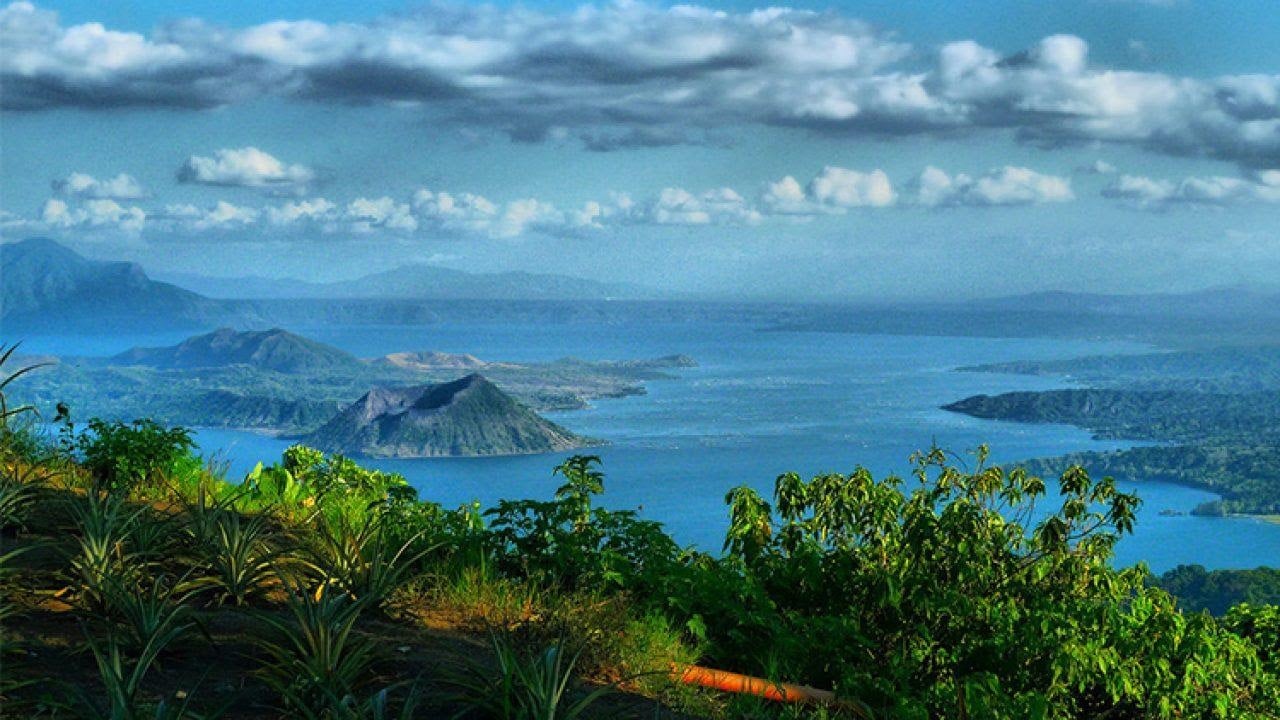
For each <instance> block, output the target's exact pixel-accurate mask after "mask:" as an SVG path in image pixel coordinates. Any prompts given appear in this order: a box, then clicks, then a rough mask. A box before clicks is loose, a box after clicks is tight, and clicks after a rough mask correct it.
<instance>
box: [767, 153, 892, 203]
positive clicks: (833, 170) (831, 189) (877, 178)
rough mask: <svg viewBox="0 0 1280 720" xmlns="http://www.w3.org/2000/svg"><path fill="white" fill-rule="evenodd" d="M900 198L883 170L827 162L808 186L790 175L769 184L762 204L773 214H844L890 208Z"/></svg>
mask: <svg viewBox="0 0 1280 720" xmlns="http://www.w3.org/2000/svg"><path fill="white" fill-rule="evenodd" d="M897 200H898V194H897V191H895V190H894V188H893V183H892V182H891V181H890V180H889V176H888V175H886V174H885V173H884V171H883V170H871V171H869V172H863V171H860V170H850V169H848V168H842V167H836V166H834V165H828V166H826V167H824V168H822V171H821V172H819V173H818V174H817V175H815V176H814V177H813V179H812V180H810V181H809V183H808V185H807V186H801V185H800V182H799V181H798V180H796V179H795V178H794V177H792V176H790V175H788V176H786V177H784V178H782V179H781V180H779V181H777V182H773V183H769V184H768V185H767V186H766V187H765V190H764V192H763V193H762V194H761V195H760V204H761V206H762V207H763V208H764V211H765V212H766V213H768V214H770V215H816V214H824V213H842V212H846V211H848V210H850V209H852V208H862V207H887V206H889V205H893V204H894V203H896V202H897Z"/></svg>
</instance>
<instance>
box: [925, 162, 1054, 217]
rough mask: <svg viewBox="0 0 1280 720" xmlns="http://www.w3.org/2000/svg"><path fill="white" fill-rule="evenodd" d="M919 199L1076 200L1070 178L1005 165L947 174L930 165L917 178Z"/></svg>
mask: <svg viewBox="0 0 1280 720" xmlns="http://www.w3.org/2000/svg"><path fill="white" fill-rule="evenodd" d="M915 184H916V190H917V195H916V202H917V203H919V204H921V205H925V206H930V207H933V206H948V205H977V206H993V205H1032V204H1041V203H1050V202H1067V201H1069V200H1074V199H1075V195H1074V193H1072V191H1071V181H1070V180H1068V179H1066V178H1063V177H1058V176H1056V175H1045V174H1042V173H1038V172H1036V171H1034V170H1031V169H1028V168H1024V167H1014V166H1011V165H1006V166H1005V167H1002V168H998V169H995V170H991V171H988V172H987V173H986V174H984V175H981V176H979V177H972V176H969V175H966V174H964V173H958V174H956V175H954V176H953V175H948V174H947V173H946V172H945V171H943V170H940V169H938V168H936V167H933V166H929V167H926V168H925V169H924V171H923V172H921V173H920V176H919V177H918V178H917V179H916V183H915Z"/></svg>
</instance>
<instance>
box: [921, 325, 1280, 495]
mask: <svg viewBox="0 0 1280 720" xmlns="http://www.w3.org/2000/svg"><path fill="white" fill-rule="evenodd" d="M1278 368H1280V347H1277V346H1265V347H1249V348H1215V349H1210V350H1197V351H1185V352H1172V353H1156V354H1151V355H1121V356H1104V357H1089V358H1077V359H1073V360H1058V361H1052V362H1041V363H1029V362H1024V363H1003V364H998V365H982V366H977V367H973V368H964V369H966V370H971V371H976V372H1014V373H1022V374H1035V375H1041V374H1054V373H1061V374H1068V375H1071V376H1072V377H1075V378H1077V379H1079V380H1083V381H1086V382H1089V383H1090V384H1093V385H1098V386H1100V387H1095V388H1085V389H1071V390H1049V391H1044V392H1012V393H1004V394H1001V395H994V396H988V395H977V396H974V397H970V398H965V399H963V400H960V401H958V402H955V403H951V404H950V405H946V406H945V408H944V409H947V410H951V411H954V412H961V413H965V414H967V415H972V416H975V417H981V418H991V419H1000V420H1013V421H1017V422H1036V423H1068V424H1072V425H1077V426H1080V427H1084V428H1088V429H1089V430H1092V431H1093V432H1095V433H1096V434H1097V435H1098V436H1100V437H1106V438H1112V439H1133V440H1147V441H1155V442H1160V443H1165V444H1163V445H1160V446H1157V447H1137V448H1131V449H1128V450H1121V451H1114V452H1083V453H1074V454H1071V455H1067V456H1064V457H1060V458H1050V459H1038V460H1034V461H1031V462H1029V463H1028V464H1027V465H1028V467H1029V468H1030V469H1032V470H1033V471H1035V472H1039V473H1055V472H1061V470H1062V469H1063V468H1064V467H1068V466H1070V465H1081V466H1084V467H1086V468H1088V470H1089V471H1090V472H1092V473H1094V474H1106V475H1113V476H1115V477H1122V478H1130V479H1134V480H1142V479H1148V478H1150V479H1160V480H1167V481H1172V482H1177V483H1181V484H1184V485H1191V486H1194V487H1200V488H1204V489H1206V490H1211V491H1213V492H1215V493H1218V494H1219V495H1221V496H1222V499H1221V500H1215V501H1212V502H1208V503H1205V504H1203V505H1201V506H1200V507H1198V508H1196V509H1195V511H1194V512H1195V513H1197V514H1202V515H1223V514H1233V513H1245V514H1255V515H1269V514H1274V513H1280V445H1278V444H1277V441H1278V440H1280V435H1277V433H1278V432H1280V379H1278V378H1280V373H1278V370H1277V369H1278Z"/></svg>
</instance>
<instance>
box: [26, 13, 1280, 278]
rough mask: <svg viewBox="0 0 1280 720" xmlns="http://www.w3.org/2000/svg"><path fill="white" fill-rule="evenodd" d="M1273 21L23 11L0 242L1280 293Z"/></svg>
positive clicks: (304, 257)
mask: <svg viewBox="0 0 1280 720" xmlns="http://www.w3.org/2000/svg"><path fill="white" fill-rule="evenodd" d="M1275 15H1276V11H1275V9H1274V7H1273V6H1272V4H1271V3H1269V2H1235V3H1222V2H1218V3H1211V2H1204V1H1202V0H1163V1H1152V0H1148V1H1145V2H1140V1H1138V0H1057V1H1054V2H1045V3H1028V2H1016V1H1014V0H1008V1H1000V2H996V1H991V2H972V3H950V4H942V3H933V2H929V3H926V2H915V3H912V2H887V1H886V2H880V1H877V2H861V3H844V4H829V3H823V4H816V3H798V4H795V5H794V6H793V7H792V8H791V9H786V10H782V9H774V10H763V9H759V8H757V7H756V6H753V5H751V4H749V3H741V2H735V3H719V4H715V5H714V6H710V5H708V6H697V5H693V6H665V5H658V4H642V3H622V4H598V5H579V4H573V3H524V4H520V5H509V4H496V5H489V6H470V5H461V4H451V5H449V4H444V5H442V4H413V5H404V4H400V3H392V2H371V3H364V4H361V5H360V6H359V7H356V6H355V4H351V3H314V2H306V3H303V2H275V3H236V2H216V3H215V2H188V3H183V4H182V5H181V8H180V9H179V8H176V7H175V6H173V5H172V4H169V3H163V4H162V3H145V2H129V3H108V4H100V3H89V2H63V3H57V4H35V5H32V4H28V3H13V4H10V5H8V6H5V7H3V9H2V10H0V44H2V45H3V46H4V47H5V48H6V52H5V53H4V57H3V58H0V87H2V88H3V89H2V90H0V108H2V109H0V141H2V142H3V162H2V164H0V213H3V214H2V215H0V234H2V236H3V238H4V239H6V240H12V239H17V238H20V237H26V236H30V235H37V234H39V235H48V236H51V237H55V238H58V239H61V240H64V241H66V242H68V243H69V244H71V245H73V246H74V247H76V248H77V249H78V250H81V251H82V252H85V253H86V254H89V255H92V256H96V257H128V258H131V259H136V260H140V261H142V262H143V263H144V264H145V265H146V266H147V267H148V268H149V269H152V270H154V271H160V272H200V273H203V274H210V275H227V276H231V275H249V274H253V275H268V276H292V277H306V278H309V279H319V280H324V279H338V278H347V277H352V276H355V275H358V274H362V273H363V272H365V271H370V270H380V269H385V268H388V267H392V266H396V265H400V264H403V263H407V262H433V263H440V264H444V265H448V266H452V267H461V268H467V269H477V270H511V269H520V270H531V271H555V272H566V273H570V274H578V275H592V276H597V277H601V278H605V279H609V280H625V281H631V282H636V283H640V284H645V285H650V286H653V287H658V288H663V289H667V290H670V291H673V292H677V291H678V292H689V291H700V292H706V293H713V294H718V295H731V296H749V297H787V298H824V299H838V298H867V297H890V296H891V297H940V296H974V295H993V294H1007V293H1013V292H1023V291H1028V290H1035V289H1078V290H1091V291H1106V292H1143V291H1153V290H1156V291H1160V290H1185V289H1195V288H1200V287H1207V286H1215V285H1229V284H1245V285H1268V286H1270V285H1272V284H1273V281H1272V278H1274V277H1277V271H1280V243H1278V242H1277V241H1280V222H1277V221H1278V220H1280V75H1278V73H1280V23H1276V22H1274V19H1275Z"/></svg>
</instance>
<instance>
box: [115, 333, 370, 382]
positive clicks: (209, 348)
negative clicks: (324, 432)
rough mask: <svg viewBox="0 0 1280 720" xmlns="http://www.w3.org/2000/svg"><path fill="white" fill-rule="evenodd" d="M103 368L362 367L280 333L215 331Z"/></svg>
mask: <svg viewBox="0 0 1280 720" xmlns="http://www.w3.org/2000/svg"><path fill="white" fill-rule="evenodd" d="M105 362H106V364H108V365H145V366H147V367H154V368H160V369H166V370H178V369H182V370H187V369H194V368H216V367H226V366H229V365H249V366H251V367H255V368H259V369H261V370H275V371H276V372H285V373H299V372H323V371H332V370H347V371H352V370H356V369H358V368H361V367H362V363H361V362H360V361H359V360H358V359H356V357H355V356H353V355H350V354H348V353H346V352H344V351H342V350H339V349H338V348H335V347H332V346H329V345H325V344H323V343H319V342H316V341H315V340H311V339H308V338H305V337H302V336H301V335H295V334H293V333H291V332H288V331H286V330H281V329H279V328H274V329H271V330H253V331H245V332H241V331H237V330H233V329H231V328H219V329H218V330H214V331H213V332H211V333H206V334H204V335H197V336H195V337H191V338H187V339H186V340H183V341H182V342H181V343H178V344H177V345H171V346H168V347H156V348H142V347H139V348H133V349H132V350H126V351H125V352H123V353H120V354H119V355H115V356H112V357H110V358H107V359H106V361H105Z"/></svg>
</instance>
